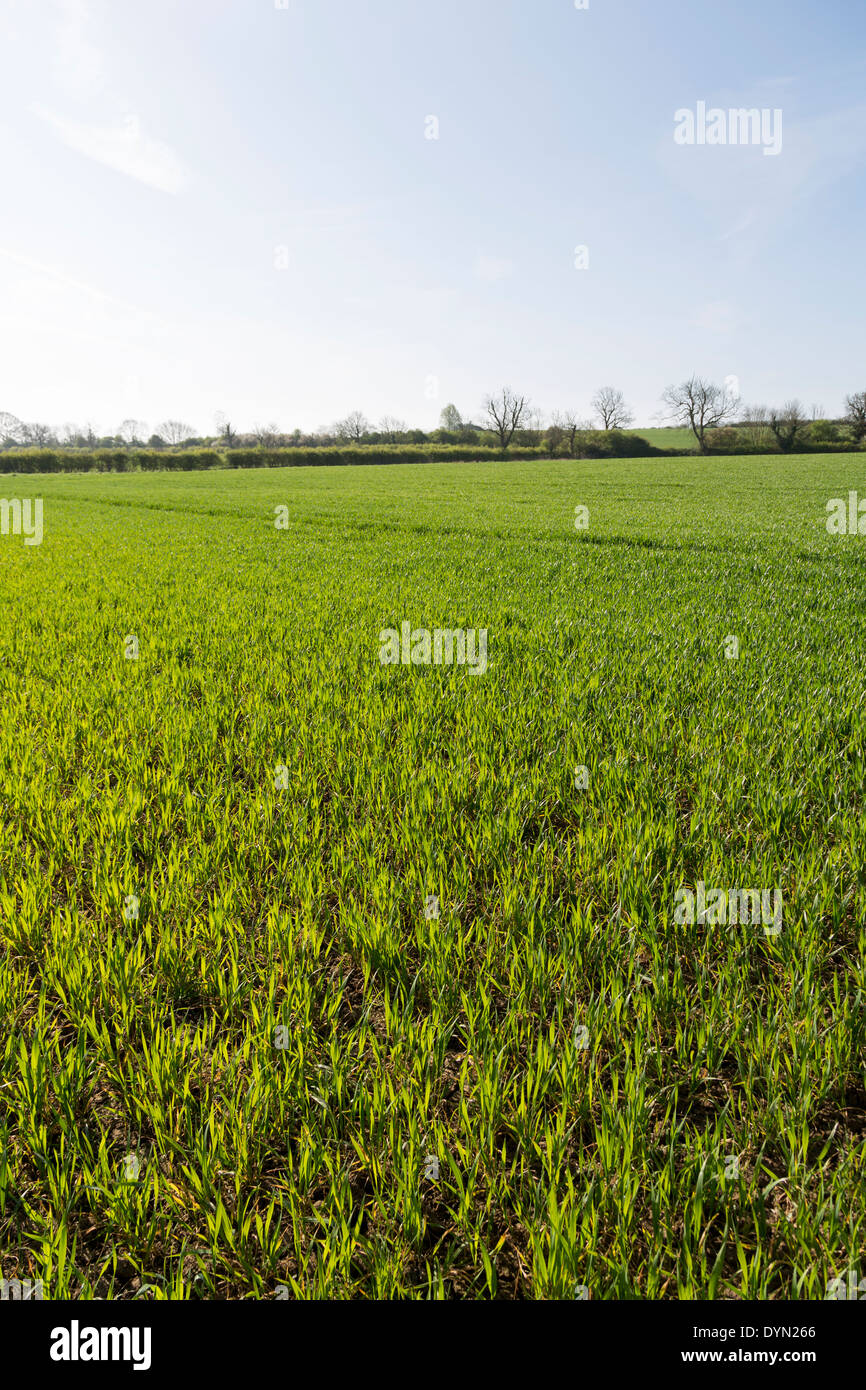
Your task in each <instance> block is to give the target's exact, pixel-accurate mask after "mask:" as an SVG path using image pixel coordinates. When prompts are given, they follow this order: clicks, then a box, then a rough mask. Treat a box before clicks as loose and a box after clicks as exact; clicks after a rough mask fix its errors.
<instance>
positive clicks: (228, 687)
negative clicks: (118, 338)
mask: <svg viewBox="0 0 866 1390" xmlns="http://www.w3.org/2000/svg"><path fill="white" fill-rule="evenodd" d="M12 487H15V488H16V489H17V490H18V491H17V493H16V494H15V495H17V496H24V497H27V496H41V497H42V499H43V504H44V539H43V542H42V544H41V545H39V546H35V545H34V546H25V545H24V543H23V537H22V536H20V535H2V536H0V690H2V702H3V703H2V717H0V808H2V846H0V849H2V853H0V1007H2V1013H3V1017H4V1019H5V1027H4V1030H3V1036H2V1041H0V1252H2V1266H3V1273H4V1274H5V1276H6V1277H7V1278H9V1277H15V1276H17V1277H19V1278H22V1279H23V1278H27V1277H29V1278H34V1279H39V1278H41V1279H42V1280H43V1281H44V1285H45V1296H46V1298H48V1297H50V1298H59V1297H68V1296H74V1297H83V1298H89V1297H94V1296H99V1297H111V1298H121V1299H130V1298H135V1297H138V1298H175V1299H180V1298H214V1297H218V1298H224V1297H228V1298H275V1297H280V1296H283V1291H288V1295H289V1296H290V1297H301V1298H341V1299H342V1298H352V1297H360V1298H374V1297H376V1298H381V1297H410V1298H428V1297H433V1298H457V1299H477V1298H480V1299H486V1298H490V1297H493V1296H496V1297H500V1298H519V1297H526V1298H532V1299H549V1298H573V1297H584V1296H586V1297H589V1298H590V1299H608V1298H629V1297H640V1298H649V1299H662V1298H666V1299H670V1298H678V1297H681V1298H697V1299H709V1298H715V1299H719V1298H726V1299H731V1298H734V1299H738V1298H762V1299H780V1298H823V1297H824V1296H825V1292H826V1290H827V1287H828V1283H829V1281H830V1280H832V1279H833V1278H834V1277H837V1276H845V1275H846V1274H847V1272H848V1271H849V1270H851V1269H857V1268H858V1266H861V1265H862V1257H863V1252H864V1246H866V1241H864V1230H866V1225H864V1208H863V1170H864V1156H866V1073H864V1010H863V1003H864V998H866V981H864V965H863V961H864V947H866V926H864V923H866V872H864V848H863V846H864V836H863V792H864V737H866V679H864V670H866V664H864V653H866V538H863V537H858V536H848V535H844V536H831V535H828V534H827V531H826V528H825V515H826V513H825V508H826V503H827V501H828V500H829V499H830V498H834V497H847V494H848V492H849V490H851V489H859V491H860V495H861V496H863V497H864V498H866V461H864V458H863V456H862V455H860V456H854V455H851V456H846V455H836V456H833V457H820V456H811V457H808V458H784V459H780V458H775V457H770V458H760V459H749V458H722V459H714V458H710V459H701V460H695V459H688V458H682V459H671V460H667V459H664V460H658V459H653V460H635V461H629V462H614V463H611V462H609V461H604V462H599V463H575V462H570V461H565V462H556V463H548V462H538V461H533V462H531V463H520V462H508V463H497V464H496V465H495V466H494V465H476V464H466V463H459V464H448V463H440V464H435V465H429V466H427V465H419V464H413V465H405V466H404V465H393V466H391V467H388V468H381V469H377V468H353V469H348V468H333V469H331V468H316V469H303V468H297V469H287V470H268V471H266V472H242V473H234V472H218V473H209V474H208V473H194V474H184V475H182V476H177V475H159V474H157V475H145V474H136V475H104V476H97V475H83V476H52V477H45V478H28V479H23V478H17V479H14V480H12V479H9V480H3V481H2V483H0V493H3V494H4V495H6V496H7V497H9V496H11V495H12V493H11V489H12ZM280 506H284V507H285V508H286V509H287V511H286V512H285V513H284V516H285V518H286V519H287V528H286V529H277V527H276V526H275V515H276V513H275V509H276V508H278V507H280ZM578 507H586V508H588V527H587V528H586V529H580V530H578V529H576V526H575V522H576V519H577V520H581V519H583V518H582V517H581V514H580V513H576V508H578ZM403 623H409V624H410V627H411V630H412V631H413V632H415V633H416V634H417V632H418V631H420V630H429V631H431V632H433V633H434V634H435V631H436V630H439V631H440V632H442V631H445V630H447V631H448V632H451V633H453V631H454V630H467V631H471V632H472V633H473V634H474V635H475V636H476V637H477V640H478V646H477V647H476V657H477V656H478V652H479V651H480V642H481V639H480V633H481V631H482V630H483V631H486V634H487V667H486V670H484V671H483V673H482V670H481V666H482V663H481V662H480V660H476V662H475V666H474V670H473V667H472V666H471V665H470V664H468V663H467V664H464V665H458V664H453V665H448V664H445V661H446V658H447V655H448V649H447V645H446V646H443V648H442V653H443V664H440V665H435V664H410V665H403V664H402V663H401V664H397V665H383V664H381V661H380V651H381V650H382V640H381V636H380V635H381V633H382V632H383V631H385V630H388V629H394V630H396V631H397V632H398V633H399V634H400V640H401V641H402V624H403ZM734 638H735V639H737V642H738V655H736V656H735V655H734V653H735V651H736V646H735V644H734V643H733V642H732V640H731V639H734ZM133 639H135V640H133ZM451 641H452V645H453V652H452V654H457V653H459V640H458V639H455V638H453V637H452V639H451ZM136 643H137V659H135V652H136ZM414 643H415V651H416V654H417V655H420V656H423V655H424V654H425V639H422V638H420V637H418V636H417V635H416V637H415V638H414ZM432 650H433V651H434V653H435V646H434V648H433V649H432ZM584 770H585V771H584ZM699 882H701V883H702V884H705V885H707V890H709V889H710V888H715V889H720V890H724V892H725V893H726V895H729V894H730V892H731V890H735V889H739V890H743V896H742V897H741V898H739V899H737V898H735V899H734V904H735V906H734V907H733V908H731V906H730V902H731V900H730V897H729V896H728V897H726V899H725V902H727V904H728V909H727V910H728V911H729V913H730V912H731V911H733V912H734V915H736V910H737V909H736V903H737V902H738V901H739V903H740V905H741V906H742V904H743V903H744V902H748V903H749V904H750V911H753V910H754V900H752V899H749V898H747V897H746V894H745V890H746V889H755V890H756V891H757V892H758V894H759V900H760V904H761V911H762V912H763V899H760V894H761V891H766V892H767V894H768V899H769V901H770V902H771V903H772V906H773V911H774V913H775V909H776V904H777V902H779V903H781V904H783V907H782V909H781V913H780V915H779V916H778V918H777V917H776V916H772V917H767V918H766V919H765V918H764V917H763V916H761V917H760V918H759V920H758V921H753V920H752V919H751V917H749V918H748V920H747V921H746V922H745V923H743V922H741V921H739V920H738V921H737V922H735V924H734V925H731V924H730V923H729V922H728V921H727V920H726V921H725V923H724V924H722V923H720V922H719V921H718V920H716V921H713V919H712V918H711V919H710V921H709V922H705V923H703V924H701V923H698V922H695V923H694V924H691V925H690V924H689V923H688V922H678V921H677V920H675V907H676V905H677V904H680V906H682V904H683V903H687V901H688V898H687V892H686V890H688V892H692V893H697V892H698V891H699V890H698V888H697V885H698V883H699ZM771 894H772V895H773V896H772V897H770V895H771ZM776 895H778V897H777V896H776ZM433 898H438V916H437V904H436V903H434V902H433V901H432V899H433ZM723 905H724V903H723ZM714 911H715V912H716V914H717V915H718V911H719V899H718V897H716V898H715V909H714ZM741 915H742V914H741ZM861 1272H862V1271H861Z"/></svg>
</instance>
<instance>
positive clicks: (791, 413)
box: [768, 401, 808, 454]
mask: <svg viewBox="0 0 866 1390" xmlns="http://www.w3.org/2000/svg"><path fill="white" fill-rule="evenodd" d="M768 424H769V426H770V429H771V430H772V433H773V436H774V438H775V440H776V443H777V444H778V446H779V448H780V449H781V451H782V453H783V454H790V453H792V452H793V450H794V449H795V448H796V447H797V444H798V443H800V442H801V441H802V439H803V437H804V436H805V434H806V427H807V424H808V420H807V419H806V412H805V410H804V409H803V407H802V406H801V404H800V402H799V401H786V402H785V404H784V405H783V406H782V408H781V409H780V410H777V409H775V408H773V409H771V410H770V413H769V416H768Z"/></svg>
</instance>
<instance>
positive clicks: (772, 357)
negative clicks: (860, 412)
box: [0, 0, 866, 433]
mask: <svg viewBox="0 0 866 1390" xmlns="http://www.w3.org/2000/svg"><path fill="white" fill-rule="evenodd" d="M0 46H2V51H3V54H4V80H3V86H2V91H0V149H2V158H3V172H4V186H3V193H4V196H3V217H2V221H0V410H7V411H10V412H11V413H13V414H14V415H17V416H18V417H19V418H21V419H23V420H28V421H33V420H38V421H44V422H47V423H49V424H52V425H62V424H64V423H66V422H75V423H79V424H82V423H84V422H86V421H91V422H93V424H94V425H95V426H96V427H97V429H98V430H99V431H100V432H103V431H104V432H111V431H113V430H114V429H116V427H117V426H118V425H119V423H120V422H121V421H122V420H123V419H124V418H127V417H134V418H136V419H139V420H142V421H144V422H147V424H148V427H149V428H150V429H153V428H155V427H156V425H157V424H158V423H159V422H160V421H162V420H164V419H166V418H175V419H181V420H185V421H188V422H189V423H190V424H192V425H193V426H195V427H196V428H197V429H198V430H200V431H201V432H203V433H210V432H212V431H213V429H214V416H215V413H216V412H217V411H224V412H225V413H226V414H227V415H229V416H230V418H231V419H232V420H233V421H234V422H235V423H236V425H237V426H238V427H239V428H241V429H249V428H250V427H252V425H253V424H254V423H256V422H260V423H266V422H268V421H275V422H276V423H278V424H279V426H280V427H281V428H282V429H284V430H289V429H293V428H295V427H298V428H301V429H304V430H312V429H316V428H318V427H321V426H325V425H328V424H330V423H331V422H332V421H333V420H335V419H336V418H337V417H339V416H341V415H345V414H346V413H347V412H348V411H350V410H353V409H360V410H363V411H364V412H365V413H366V414H367V416H368V417H370V418H371V419H372V420H374V421H375V420H378V419H379V418H380V417H381V416H382V415H385V414H388V415H393V416H398V417H400V418H402V419H404V420H406V421H407V422H408V423H409V424H410V425H419V426H421V427H422V428H431V427H433V426H435V425H436V423H437V422H438V416H439V412H440V410H441V409H442V407H443V406H444V405H445V404H446V403H447V402H449V401H453V402H454V403H455V404H456V405H457V407H458V409H459V410H460V411H461V413H462V414H463V416H464V418H473V417H474V418H476V419H477V418H480V414H481V403H482V400H483V397H484V395H485V393H486V392H487V391H489V390H493V389H495V388H496V387H498V386H501V385H502V384H503V383H506V382H508V383H510V384H511V385H513V386H514V387H515V388H518V389H519V390H522V391H525V392H527V393H528V394H529V396H530V397H531V398H532V401H533V403H534V404H535V405H536V406H537V407H538V408H539V409H540V410H541V411H543V412H544V413H545V414H549V412H550V411H551V410H553V409H557V408H573V409H575V410H578V411H579V412H581V413H583V414H586V413H588V410H589V402H590V398H591V396H592V394H593V392H594V390H595V389H596V388H597V387H599V386H601V385H606V384H612V385H614V386H618V387H621V388H622V390H623V391H624V392H625V395H626V398H627V400H628V401H629V403H630V404H631V405H632V407H633V408H634V410H635V412H636V415H637V418H638V423H641V424H651V423H654V422H655V421H654V417H655V416H656V413H657V412H658V411H659V409H660V402H659V396H660V393H661V391H662V390H663V388H664V387H665V386H666V385H667V384H669V383H670V382H674V381H679V380H682V379H683V378H684V377H686V376H688V375H689V374H690V373H691V372H699V373H702V374H705V375H707V376H709V377H711V378H713V379H716V380H719V381H721V380H722V379H724V378H725V377H728V376H733V377H736V378H737V380H738V382H739V389H740V392H741V394H742V397H743V399H744V401H748V402H752V403H768V404H772V403H776V402H779V403H780V402H782V401H784V400H786V399H788V398H790V397H793V396H797V397H799V398H800V399H801V400H802V402H803V403H804V405H805V406H806V407H807V408H811V406H812V405H813V404H817V405H820V406H822V407H823V409H824V410H825V411H826V413H828V414H830V415H834V414H839V413H841V411H842V408H843V398H844V396H845V394H846V393H847V392H850V391H854V390H864V389H866V350H864V332H863V321H864V312H863V310H864V284H866V274H864V262H863V225H864V216H866V6H864V5H863V4H862V3H855V0H822V2H821V3H820V4H807V3H804V0H729V3H726V4H719V5H708V4H706V3H699V4H695V2H694V0H656V2H655V3H650V0H589V8H588V9H581V10H579V9H577V8H576V6H575V3H574V0H437V2H436V3H428V2H427V0H418V2H417V3H416V2H415V0H365V4H364V5H359V4H358V3H357V0H287V3H286V6H285V8H277V5H276V4H275V3H274V0H148V3H147V4H146V5H142V4H140V3H132V0H44V2H43V3H39V4H35V3H33V0H0ZM699 102H705V103H706V105H707V107H709V108H715V107H717V108H722V109H723V110H725V111H727V110H728V109H730V108H731V107H738V108H739V107H749V108H752V107H757V108H760V109H765V108H766V109H767V110H769V111H770V112H772V111H775V110H780V111H781V113H782V127H781V129H782V148H781V150H780V152H779V153H778V154H776V155H767V154H765V153H764V149H763V147H762V146H761V145H751V144H739V145H732V144H726V145H709V144H703V145H698V144H693V145H684V144H678V143H677V142H676V141H675V139H674V132H675V112H677V111H678V110H682V109H689V110H692V111H696V110H697V107H698V103H699ZM430 117H435V118H436V120H437V121H438V138H437V139H431V138H428V136H429V135H430V134H431V133H434V132H435V127H434V126H433V124H432V123H431V121H430V120H429V118H430ZM578 247H586V248H587V252H588V266H587V267H586V268H583V269H578V268H577V267H576V264H575V262H576V260H586V256H582V257H581V256H576V254H575V253H576V248H578Z"/></svg>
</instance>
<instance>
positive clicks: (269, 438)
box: [253, 421, 280, 449]
mask: <svg viewBox="0 0 866 1390" xmlns="http://www.w3.org/2000/svg"><path fill="white" fill-rule="evenodd" d="M253 437H254V439H255V441H256V443H257V444H258V446H259V448H260V449H273V447H274V445H275V444H276V443H277V440H278V439H279V437H280V427H279V425H275V424H274V422H273V421H271V423H270V424H269V425H253Z"/></svg>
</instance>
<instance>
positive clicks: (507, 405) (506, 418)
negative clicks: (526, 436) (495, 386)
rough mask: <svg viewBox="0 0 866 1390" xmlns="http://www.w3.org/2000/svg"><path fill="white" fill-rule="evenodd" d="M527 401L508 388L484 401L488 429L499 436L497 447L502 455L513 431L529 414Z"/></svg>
mask: <svg viewBox="0 0 866 1390" xmlns="http://www.w3.org/2000/svg"><path fill="white" fill-rule="evenodd" d="M529 408H530V406H529V401H528V399H527V397H526V396H518V395H517V394H516V392H514V391H512V389H511V387H510V386H503V388H502V390H501V391H499V392H498V393H497V394H496V395H495V396H487V398H486V399H485V401H484V410H485V413H486V415H487V419H488V428H489V429H491V430H492V431H493V433H494V434H498V435H499V445H500V448H501V449H502V452H503V454H504V453H505V452H506V450H507V449H508V446H509V444H510V443H511V440H512V438H513V436H514V431H515V430H517V429H519V428H520V424H521V421H522V420H523V418H524V416H525V415H526V414H527V413H528V412H529Z"/></svg>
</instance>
